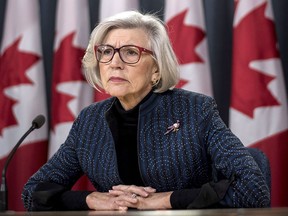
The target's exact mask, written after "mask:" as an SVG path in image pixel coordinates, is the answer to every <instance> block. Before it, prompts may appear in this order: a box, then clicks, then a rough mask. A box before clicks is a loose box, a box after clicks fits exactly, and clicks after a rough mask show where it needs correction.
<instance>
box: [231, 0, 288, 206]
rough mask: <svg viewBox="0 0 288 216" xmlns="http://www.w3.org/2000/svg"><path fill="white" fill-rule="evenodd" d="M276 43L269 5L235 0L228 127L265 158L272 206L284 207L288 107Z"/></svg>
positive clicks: (261, 1) (262, 1)
mask: <svg viewBox="0 0 288 216" xmlns="http://www.w3.org/2000/svg"><path fill="white" fill-rule="evenodd" d="M277 43H278V42H277V37H276V29H275V23H274V16H273V11H272V5H271V2H270V1H267V0H257V1H245V0H240V1H238V2H237V4H236V10H235V15H234V42H233V51H234V52H233V68H232V69H233V75H232V76H233V79H232V96H231V108H230V128H231V129H232V131H233V132H234V133H235V134H236V135H237V136H238V137H239V138H240V139H241V141H242V142H243V143H244V144H245V145H246V146H249V147H250V146H251V147H257V148H260V149H261V150H262V151H264V152H265V154H266V155H267V156H268V157H269V159H270V165H271V174H272V206H278V205H279V206H281V205H285V204H286V205H287V203H288V202H287V201H288V197H287V195H288V186H287V182H288V173H287V167H288V159H287V153H288V109H287V96H286V92H285V83H284V78H283V71H282V65H281V61H280V56H279V50H278V46H277ZM285 169H286V171H284V170H285Z"/></svg>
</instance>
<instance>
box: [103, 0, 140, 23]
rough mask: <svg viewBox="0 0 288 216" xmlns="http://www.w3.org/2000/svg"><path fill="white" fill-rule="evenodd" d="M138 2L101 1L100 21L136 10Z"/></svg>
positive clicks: (128, 0)
mask: <svg viewBox="0 0 288 216" xmlns="http://www.w3.org/2000/svg"><path fill="white" fill-rule="evenodd" d="M138 8H139V2H138V0H110V1H107V0H101V1H100V20H103V19H105V18H107V17H110V16H112V15H115V14H117V13H120V12H123V11H127V10H137V9H138Z"/></svg>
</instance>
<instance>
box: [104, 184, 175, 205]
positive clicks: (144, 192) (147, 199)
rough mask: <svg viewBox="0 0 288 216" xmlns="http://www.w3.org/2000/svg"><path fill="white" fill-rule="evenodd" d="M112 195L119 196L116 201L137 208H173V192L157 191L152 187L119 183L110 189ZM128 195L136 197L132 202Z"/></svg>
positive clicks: (118, 203)
mask: <svg viewBox="0 0 288 216" xmlns="http://www.w3.org/2000/svg"><path fill="white" fill-rule="evenodd" d="M109 193H110V194H111V195H114V196H118V199H117V200H116V201H115V203H116V204H117V205H119V206H122V207H123V206H126V207H130V208H137V209H142V210H143V209H171V208H172V207H171V204H170V196H171V194H172V192H162V193H156V190H155V189H154V188H151V187H139V186H135V185H117V186H113V188H112V190H110V191H109ZM128 197H130V198H133V199H135V201H136V202H134V200H133V202H130V201H129V200H128Z"/></svg>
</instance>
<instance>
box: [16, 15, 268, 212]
mask: <svg viewBox="0 0 288 216" xmlns="http://www.w3.org/2000/svg"><path fill="white" fill-rule="evenodd" d="M83 66H84V68H85V75H86V78H87V80H88V82H89V83H90V84H91V85H92V86H93V87H95V88H96V89H97V90H104V91H105V92H106V93H108V94H110V95H111V96H112V97H111V98H109V99H106V100H104V101H101V102H97V103H94V104H92V105H90V106H88V107H87V108H85V109H84V110H83V111H82V112H81V113H80V114H79V116H78V118H77V119H76V120H75V122H74V124H73V126H72V129H71V131H70V133H69V135H68V138H67V140H66V141H65V143H63V144H62V145H61V147H60V148H59V150H58V151H57V152H56V153H55V155H54V156H53V157H52V158H51V159H50V160H49V161H48V162H47V163H46V164H45V165H44V166H43V167H42V168H40V170H39V171H38V172H36V173H35V174H34V175H33V176H32V177H31V178H30V179H29V181H28V182H27V184H26V185H25V187H24V191H23V194H22V198H23V201H24V205H25V207H26V208H27V209H28V210H76V209H77V210H86V209H87V210H88V209H93V210H127V209H130V208H135V209H171V208H173V209H185V208H211V207H267V206H269V204H270V193H269V187H268V186H267V184H266V182H265V179H264V177H263V174H262V172H261V171H260V169H259V167H258V165H257V164H256V162H255V161H254V159H253V157H252V156H251V155H250V154H249V152H248V151H247V149H246V148H245V147H244V146H243V144H242V143H241V142H240V140H239V139H238V138H237V137H235V135H234V134H232V133H231V131H230V130H229V129H228V128H227V127H226V126H225V124H224V123H223V121H222V120H221V118H220V116H219V114H218V111H217V109H216V105H215V102H214V100H213V99H212V98H210V97H208V96H204V95H202V94H198V93H195V92H189V91H185V90H181V89H173V87H174V86H175V85H176V84H177V82H178V78H179V72H178V65H177V60H176V57H175V54H174V52H173V50H172V48H171V45H170V42H169V38H168V36H167V32H166V28H165V25H164V24H163V23H162V22H161V21H160V20H159V19H158V18H157V17H155V16H153V15H149V14H146V15H143V14H141V13H139V12H131V11H130V12H124V13H121V14H118V15H115V16H113V17H110V18H109V19H106V20H104V21H103V22H101V23H100V24H99V25H98V26H97V27H96V28H95V29H94V30H93V32H92V34H91V39H90V42H89V45H88V48H87V50H86V54H85V56H84V58H83ZM83 174H86V175H87V177H88V178H89V180H90V181H91V183H92V184H93V185H94V187H95V191H71V187H72V186H73V184H74V183H75V182H76V181H77V180H78V179H79V178H80V176H82V175H83Z"/></svg>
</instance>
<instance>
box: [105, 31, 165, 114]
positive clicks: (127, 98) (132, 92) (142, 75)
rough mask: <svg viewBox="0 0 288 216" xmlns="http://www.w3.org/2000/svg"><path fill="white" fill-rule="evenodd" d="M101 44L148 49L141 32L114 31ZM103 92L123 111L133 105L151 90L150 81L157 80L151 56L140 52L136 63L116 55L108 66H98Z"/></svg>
mask: <svg viewBox="0 0 288 216" xmlns="http://www.w3.org/2000/svg"><path fill="white" fill-rule="evenodd" d="M103 44H105V45H111V46H113V47H114V48H119V47H122V46H124V45H135V46H139V47H143V48H146V49H150V47H148V37H147V35H146V33H145V32H144V31H143V30H142V29H113V30H111V31H110V32H109V33H108V34H107V35H106V37H105V39H104V41H103ZM99 69H100V76H101V81H102V84H103V88H104V90H105V91H106V92H107V93H108V94H110V95H111V96H115V97H117V98H118V99H119V100H120V102H121V104H122V106H123V108H124V109H126V110H128V109H131V108H133V107H134V106H136V105H137V104H138V103H139V102H140V101H141V100H142V99H143V98H144V97H145V96H146V95H147V94H148V93H149V92H150V91H151V89H152V81H153V80H155V79H158V74H159V73H158V71H157V70H158V69H157V66H156V63H155V61H154V59H153V58H152V56H151V54H149V53H146V52H142V55H141V57H140V60H139V61H138V62H137V63H135V64H127V63H125V62H123V61H122V60H121V58H120V56H119V53H118V52H116V53H115V55H114V57H113V59H112V60H111V61H110V62H108V63H99Z"/></svg>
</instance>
